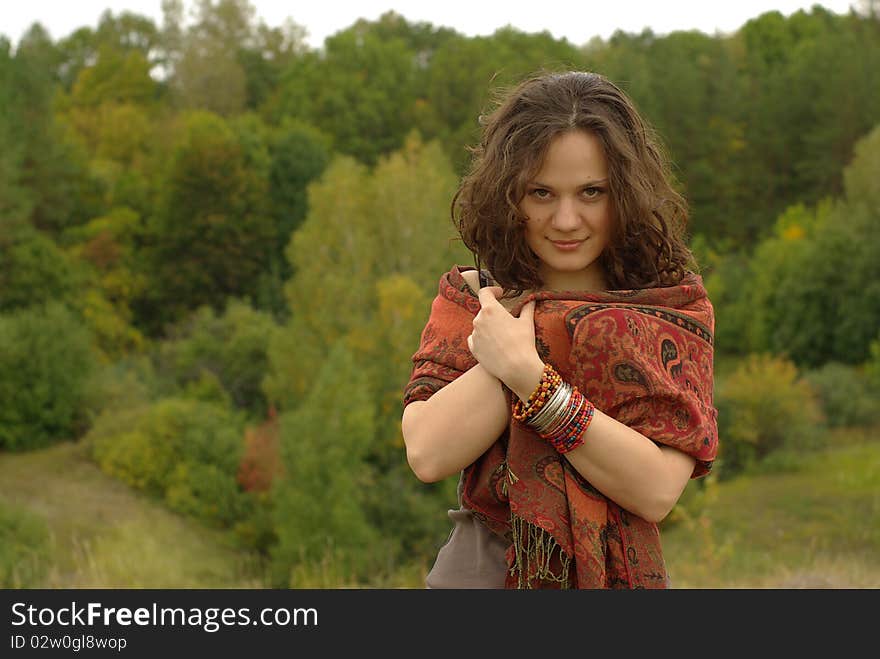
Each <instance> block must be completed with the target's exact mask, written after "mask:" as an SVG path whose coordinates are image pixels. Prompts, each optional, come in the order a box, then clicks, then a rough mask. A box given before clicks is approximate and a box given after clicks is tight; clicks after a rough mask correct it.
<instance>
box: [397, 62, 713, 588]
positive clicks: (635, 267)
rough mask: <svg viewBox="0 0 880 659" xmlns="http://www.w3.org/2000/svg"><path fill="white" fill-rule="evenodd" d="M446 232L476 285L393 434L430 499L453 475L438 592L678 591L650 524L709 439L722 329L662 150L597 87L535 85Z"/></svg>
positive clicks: (422, 350)
mask: <svg viewBox="0 0 880 659" xmlns="http://www.w3.org/2000/svg"><path fill="white" fill-rule="evenodd" d="M452 213H453V220H454V221H455V223H456V226H457V228H458V230H459V233H460V235H461V237H462V239H463V240H464V243H465V245H467V247H468V248H469V249H470V250H471V251H472V252H473V253H474V254H475V256H476V262H477V268H471V267H466V266H454V267H453V268H452V269H451V270H450V271H449V272H447V273H445V274H444V275H443V276H442V277H441V279H440V285H439V292H438V295H437V297H436V298H435V300H434V302H433V304H432V308H431V315H430V318H429V319H428V322H427V324H426V326H425V328H424V330H423V332H422V337H421V344H420V346H419V349H418V351H417V352H416V353H415V354H414V355H413V371H412V375H411V378H410V381H409V383H408V384H407V386H406V389H405V392H404V413H403V419H402V430H403V436H404V441H405V444H406V452H407V459H408V462H409V464H410V467H411V468H412V470H413V472H414V473H415V475H416V476H417V477H418V478H419V479H420V480H422V481H425V482H434V481H439V480H442V479H445V478H447V477H449V476H452V475H454V474H456V473H460V474H461V478H460V483H459V497H460V505H461V507H460V510H458V511H450V517H451V518H452V519H453V521H454V522H455V526H454V528H453V531H452V533H451V535H450V538H449V540H448V542H447V544H446V545H445V546H444V547H443V548H442V549H441V551H440V553H439V555H438V557H437V560H436V562H435V565H434V567H433V569H432V570H431V573H430V574H429V575H428V578H427V585H428V586H429V587H432V588H502V587H506V588H640V587H645V588H665V587H668V583H669V581H668V576H667V572H666V567H665V563H664V560H663V555H662V551H661V546H660V536H659V532H658V527H657V524H658V523H659V522H660V521H661V520H662V519H663V518H664V517H665V516H666V515H667V514H668V513H669V512H670V510H672V508H673V507H674V506H675V503H676V502H677V500H678V498H679V497H680V495H681V493H682V491H683V490H684V488H685V486H686V485H687V483H688V481H689V479H690V478H696V477H700V476H703V475H705V474H706V473H708V472H709V470H710V469H711V466H712V460H713V459H714V457H715V455H716V451H717V424H716V410H715V408H714V407H713V404H712V385H713V376H712V372H713V350H712V332H713V329H714V314H713V309H712V305H711V303H710V301H709V299H708V298H707V296H706V291H705V289H704V288H703V285H702V281H701V278H700V277H699V275H697V274H695V272H694V271H693V270H694V269H693V268H691V267H689V264H691V263H692V262H693V259H692V255H691V254H690V252H689V250H688V248H687V246H686V244H685V242H684V236H683V232H684V228H685V224H686V221H687V210H686V205H685V202H684V200H683V199H682V198H681V196H680V195H679V194H677V193H676V192H675V190H674V189H673V187H672V185H671V182H670V175H669V166H668V162H667V161H666V159H665V158H664V156H663V154H662V151H661V149H660V148H659V143H658V141H657V140H656V138H655V137H653V136H652V134H651V132H650V131H649V129H648V127H647V126H646V124H645V122H644V121H643V120H642V119H641V118H640V116H639V114H638V113H637V111H636V110H635V108H634V106H633V104H632V102H631V101H630V100H629V99H628V98H627V97H626V95H625V94H624V93H623V92H622V91H621V90H620V89H618V88H617V87H616V86H615V85H614V84H612V83H611V82H610V81H608V80H607V79H605V78H604V77H602V76H600V75H597V74H593V73H582V72H566V73H547V74H542V75H537V76H534V77H532V78H529V79H527V80H525V81H523V82H522V83H520V84H519V85H518V86H517V87H516V88H515V89H513V90H512V92H510V93H509V95H508V96H507V97H506V98H505V99H503V101H502V102H501V103H500V104H499V106H498V107H497V109H496V110H495V111H494V112H493V113H492V114H491V115H490V116H489V117H488V118H487V120H486V121H485V122H484V124H483V132H482V138H481V141H480V143H479V145H478V146H477V147H476V148H475V149H474V150H473V160H472V164H471V169H470V171H469V173H468V174H467V175H466V176H465V177H464V179H463V180H462V182H461V185H460V187H459V189H458V191H457V193H456V195H455V198H454V199H453V204H452ZM481 263H483V264H485V265H486V266H487V269H486V271H483V270H481V269H480V264H481ZM483 277H485V278H486V281H487V282H489V283H494V285H482V283H481V281H480V280H481V279H482V278H483Z"/></svg>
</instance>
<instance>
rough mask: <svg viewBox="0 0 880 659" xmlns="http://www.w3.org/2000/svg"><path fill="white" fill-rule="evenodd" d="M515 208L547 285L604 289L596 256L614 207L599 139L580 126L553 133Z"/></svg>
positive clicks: (606, 240)
mask: <svg viewBox="0 0 880 659" xmlns="http://www.w3.org/2000/svg"><path fill="white" fill-rule="evenodd" d="M519 209H520V211H521V212H522V213H523V214H524V215H525V216H526V217H527V218H528V220H527V222H526V228H525V234H526V243H527V244H528V246H529V247H530V248H531V249H532V251H533V252H534V253H535V254H536V255H537V256H538V258H539V259H540V261H541V264H540V266H539V268H538V272H539V274H540V275H541V278H542V280H543V281H544V288H545V289H547V290H557V291H559V290H606V289H607V288H608V286H607V281H606V276H605V271H604V269H603V267H602V265H601V264H600V262H599V256H600V255H601V254H602V252H603V251H604V250H605V248H606V247H607V246H608V243H609V240H610V236H611V223H612V221H613V217H612V216H613V210H612V207H611V198H610V196H609V190H608V163H607V162H606V160H605V151H604V149H603V148H602V143H601V142H600V141H599V138H597V137H596V136H595V135H594V134H593V133H590V132H587V131H585V130H580V129H576V130H572V131H568V132H566V133H562V134H561V135H558V136H557V137H555V138H554V139H553V141H552V142H550V146H549V147H548V149H547V154H546V156H545V158H544V161H543V163H542V164H541V169H540V170H539V171H538V173H537V174H535V176H534V177H533V178H532V179H531V180H530V181H528V183H527V185H526V190H525V197H523V199H522V201H521V202H520V205H519Z"/></svg>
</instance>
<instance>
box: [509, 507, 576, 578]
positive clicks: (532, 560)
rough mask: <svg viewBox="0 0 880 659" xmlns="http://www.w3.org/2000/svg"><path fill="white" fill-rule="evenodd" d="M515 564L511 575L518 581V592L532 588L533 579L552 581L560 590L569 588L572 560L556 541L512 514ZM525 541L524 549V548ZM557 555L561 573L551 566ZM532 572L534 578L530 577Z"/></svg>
mask: <svg viewBox="0 0 880 659" xmlns="http://www.w3.org/2000/svg"><path fill="white" fill-rule="evenodd" d="M510 527H511V529H512V531H513V551H514V562H513V566H512V567H511V568H510V574H511V575H512V576H513V575H515V576H516V577H517V586H516V587H517V588H520V589H522V588H534V584H533V583H532V581H533V579H538V580H541V581H552V582H555V583H558V584H560V585H561V587H562V588H571V556H569V555H568V554H566V553H565V552H564V551H563V550H562V547H561V546H560V545H559V543H558V542H556V539H555V538H554V537H553V536H552V535H550V534H549V533H548V532H547V531H545V530H544V529H542V528H541V527H540V526H535V525H534V524H530V523H529V522H527V521H525V520H524V519H522V518H520V517H517V516H516V515H513V514H511V516H510ZM523 539H525V545H523ZM554 552H556V553H558V555H559V561H560V563H561V565H562V569H561V570H560V572H559V574H556V573H554V572H553V569H552V567H551V562H552V560H553V555H554ZM533 572H534V574H533Z"/></svg>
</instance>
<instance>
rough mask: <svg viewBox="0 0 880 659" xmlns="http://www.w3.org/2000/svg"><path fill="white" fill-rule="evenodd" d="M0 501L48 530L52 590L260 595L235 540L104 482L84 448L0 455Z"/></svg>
mask: <svg viewBox="0 0 880 659" xmlns="http://www.w3.org/2000/svg"><path fill="white" fill-rule="evenodd" d="M0 500H2V501H4V502H6V503H10V504H15V505H20V506H22V507H24V508H26V509H27V510H30V511H32V512H34V513H37V514H38V515H40V516H42V517H44V518H45V519H46V521H47V523H48V526H49V530H50V539H51V545H52V546H51V551H52V555H53V556H54V563H53V565H52V567H51V568H50V570H49V573H48V576H47V579H46V583H45V584H43V586H44V587H46V588H258V587H260V586H261V585H262V584H261V582H260V580H259V578H258V577H256V576H255V575H256V574H257V571H256V570H255V569H254V566H255V564H256V563H255V561H254V560H253V559H251V558H250V557H249V556H248V555H247V554H246V553H244V552H241V551H240V550H238V549H236V548H235V547H233V546H232V544H231V542H230V539H229V536H228V535H226V534H223V533H221V532H218V531H215V530H213V529H209V528H206V527H204V526H202V525H200V524H197V523H194V522H192V521H191V520H189V519H186V518H185V517H182V516H180V515H177V514H175V513H173V512H170V511H169V510H167V509H166V508H164V507H162V506H161V505H159V504H158V503H156V502H154V501H151V500H149V499H147V498H146V497H145V496H143V495H141V494H139V493H138V492H137V491H135V490H133V489H131V488H129V487H127V486H126V485H124V484H123V483H121V482H119V481H117V480H114V479H112V478H110V477H109V476H107V475H105V474H103V473H102V472H101V471H100V470H99V469H98V468H97V467H96V466H95V465H94V464H93V463H92V462H90V461H89V460H88V458H87V457H86V456H85V455H84V452H83V449H82V447H81V445H77V444H72V443H64V444H60V445H57V446H53V447H51V448H48V449H44V450H40V451H33V452H28V453H20V454H9V453H0Z"/></svg>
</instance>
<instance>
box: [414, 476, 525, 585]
mask: <svg viewBox="0 0 880 659" xmlns="http://www.w3.org/2000/svg"><path fill="white" fill-rule="evenodd" d="M463 486H464V482H463V477H462V476H460V477H459V479H458V506H459V507H458V510H450V511H449V519H451V520H452V522H453V524H454V526H453V528H452V532H451V533H450V534H449V538H448V539H447V541H446V544H445V545H443V547H441V548H440V551H439V553H438V554H437V558H436V560H435V561H434V567H432V568H431V571H430V572H429V573H428V576H427V577H426V578H425V585H426V586H427V587H428V588H504V578H505V576H506V574H507V560H506V558H505V556H504V555H505V552H506V551H507V547H508V544H509V543H508V542H506V541H505V540H504V539H503V538H499V537H498V536H497V535H495V534H494V533H492V532H491V531H490V530H489V529H487V528H486V527H485V526H484V525H483V523H482V522H480V520H478V519H477V518H476V517H475V516H474V514H473V512H471V511H470V510H468V509H467V508H465V507H464V506H462V504H461V492H462V488H463Z"/></svg>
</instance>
